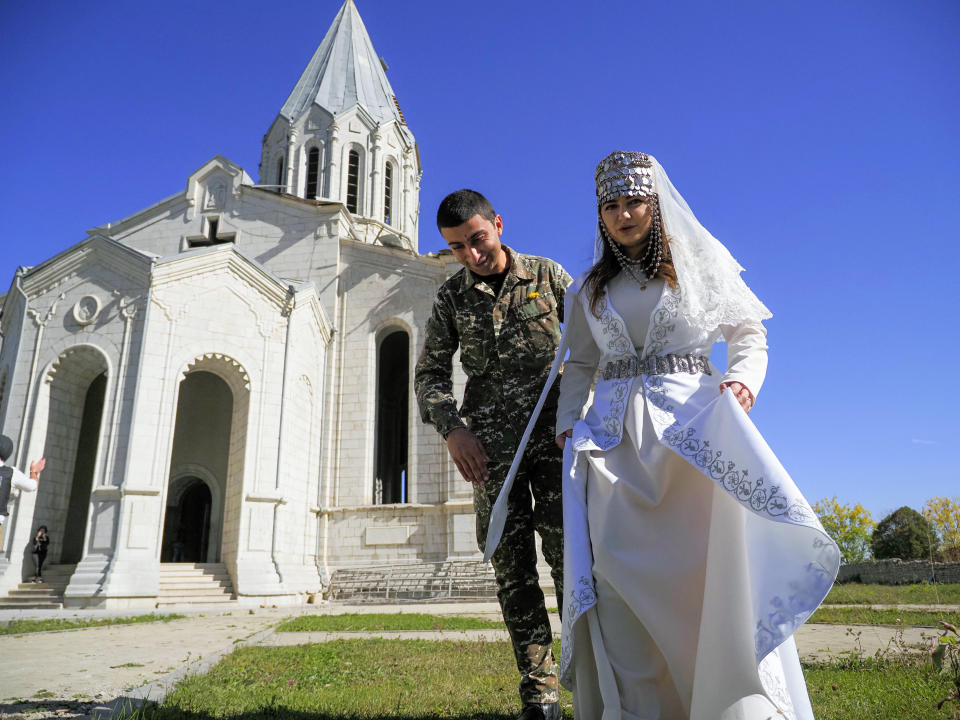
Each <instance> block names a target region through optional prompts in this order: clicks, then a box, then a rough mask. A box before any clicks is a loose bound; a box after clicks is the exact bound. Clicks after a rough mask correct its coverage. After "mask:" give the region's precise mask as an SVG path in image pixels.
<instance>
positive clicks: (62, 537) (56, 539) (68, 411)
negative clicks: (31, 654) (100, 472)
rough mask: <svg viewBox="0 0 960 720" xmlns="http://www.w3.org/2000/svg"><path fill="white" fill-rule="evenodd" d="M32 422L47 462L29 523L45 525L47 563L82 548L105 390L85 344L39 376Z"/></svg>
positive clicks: (95, 356) (97, 355)
mask: <svg viewBox="0 0 960 720" xmlns="http://www.w3.org/2000/svg"><path fill="white" fill-rule="evenodd" d="M45 383H46V390H45V391H42V392H41V395H40V399H39V400H38V410H37V415H38V418H41V419H38V423H41V426H42V425H46V432H45V434H44V441H43V443H44V444H43V448H44V453H45V455H46V458H47V468H46V470H45V471H44V473H43V480H42V482H41V483H40V485H39V487H38V488H37V499H36V504H35V505H34V511H33V528H31V531H32V530H33V529H35V528H36V527H37V526H39V525H46V526H47V529H48V533H49V535H50V547H49V550H48V553H49V554H48V559H49V562H50V563H51V564H55V563H63V564H74V563H78V562H80V560H82V558H83V554H84V545H83V541H84V537H85V536H86V531H87V522H88V519H89V517H90V494H91V491H92V489H93V484H94V477H95V475H96V473H97V463H98V454H99V451H100V446H101V426H102V424H103V415H104V405H105V400H106V395H107V384H108V382H107V361H106V358H105V356H104V355H103V353H102V352H101V351H100V350H99V349H97V348H94V347H92V346H89V345H77V346H74V347H71V348H69V349H68V350H66V351H64V352H63V353H61V354H60V355H59V356H58V357H57V360H56V361H55V362H54V363H53V364H52V365H51V368H50V370H49V372H48V374H47V376H46V378H45Z"/></svg>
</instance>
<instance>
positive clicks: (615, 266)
mask: <svg viewBox="0 0 960 720" xmlns="http://www.w3.org/2000/svg"><path fill="white" fill-rule="evenodd" d="M598 214H599V213H598ZM658 215H660V214H659V213H658ZM660 217H661V219H660V237H662V238H663V257H662V258H661V259H660V267H659V268H658V269H657V274H656V276H655V277H658V278H661V279H662V280H663V281H664V282H666V283H667V285H669V286H670V287H671V288H675V287H676V286H677V271H676V269H675V268H674V267H673V256H672V255H671V254H670V237H669V236H668V235H667V233H666V231H665V229H664V227H663V220H662V215H661V216H660ZM597 222H598V223H600V234H601V236H604V235H606V233H607V229H606V228H605V227H603V219H602V218H599V217H598V218H597ZM652 234H653V233H650V234H648V235H647V238H648V239H647V242H649V237H650V235H652ZM646 249H647V246H646V243H644V246H643V249H642V250H641V252H640V254H641V256H642V255H643V253H644V252H645V251H646ZM622 270H623V268H621V267H620V262H619V261H618V260H617V258H616V256H615V255H614V254H613V251H612V250H611V249H610V244H609V242H608V241H607V240H606V238H604V241H603V252H602V253H601V254H600V259H599V260H597V262H596V263H594V266H593V267H592V268H590V272H588V273H587V278H586V280H584V282H583V286H584V288H585V289H586V291H587V293H588V294H589V297H590V312H592V313H593V316H594V317H600V310H601V301H602V299H603V291H604V289H605V288H606V287H607V284H608V283H609V282H610V281H611V280H613V279H614V278H615V277H616V276H617V273H619V272H621V271H622Z"/></svg>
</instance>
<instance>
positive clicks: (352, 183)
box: [347, 150, 360, 213]
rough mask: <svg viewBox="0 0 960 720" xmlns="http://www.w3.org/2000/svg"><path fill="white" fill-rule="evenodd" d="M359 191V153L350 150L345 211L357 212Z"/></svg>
mask: <svg viewBox="0 0 960 720" xmlns="http://www.w3.org/2000/svg"><path fill="white" fill-rule="evenodd" d="M359 191H360V153H358V152H357V151H356V150H351V151H350V154H349V155H347V210H349V211H350V212H352V213H356V212H357V207H358V204H357V200H358V198H359Z"/></svg>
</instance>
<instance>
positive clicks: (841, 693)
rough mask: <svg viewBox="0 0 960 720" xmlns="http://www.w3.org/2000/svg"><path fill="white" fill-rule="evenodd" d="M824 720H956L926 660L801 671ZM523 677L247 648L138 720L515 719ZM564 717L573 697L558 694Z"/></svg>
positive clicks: (497, 668) (348, 644) (445, 664)
mask: <svg viewBox="0 0 960 720" xmlns="http://www.w3.org/2000/svg"><path fill="white" fill-rule="evenodd" d="M804 672H805V674H806V677H807V685H808V688H809V692H810V698H811V702H812V703H813V709H814V714H815V715H816V717H817V720H841V719H842V720H877V719H878V718H898V719H902V720H931V719H935V718H949V717H950V715H949V714H948V713H946V712H940V713H938V711H937V710H936V702H937V701H938V700H939V699H940V698H942V697H943V696H945V695H946V693H947V691H948V690H949V685H950V683H949V679H948V678H947V677H946V676H945V675H938V674H935V673H934V672H933V670H932V669H931V668H930V667H929V665H927V664H924V663H923V662H922V661H920V660H916V659H908V658H905V657H904V658H895V659H886V660H877V659H874V658H867V659H853V658H847V659H842V660H837V661H835V662H832V663H827V664H816V665H809V666H805V667H804ZM516 684H517V675H516V669H515V666H514V660H513V653H512V651H511V649H510V645H509V643H506V642H490V643H483V642H478V643H456V642H446V641H445V642H436V641H433V642H431V641H407V640H343V641H337V642H330V643H322V644H315V645H300V646H295V647H277V648H267V647H250V648H241V649H239V650H236V651H234V652H233V653H232V654H231V655H229V656H227V657H226V658H224V659H223V660H222V661H221V662H220V664H219V665H217V666H216V667H215V668H214V669H213V670H211V671H210V673H209V674H207V675H204V676H193V677H189V678H187V679H185V680H184V681H183V682H181V683H180V684H179V685H178V686H177V687H176V688H175V689H174V691H173V692H172V693H171V694H170V695H168V696H167V699H166V700H165V701H164V703H163V704H162V705H160V706H148V707H147V708H146V709H145V710H144V711H142V712H138V713H135V714H134V715H127V717H128V719H131V718H133V717H136V718H137V720H209V719H210V718H228V717H229V718H234V719H235V720H236V719H237V718H242V719H243V720H259V719H260V718H264V719H266V718H281V717H282V718H291V719H292V720H334V718H337V719H339V718H352V719H353V720H360V719H364V718H366V719H370V720H373V719H374V718H376V719H378V720H426V719H427V718H459V719H460V720H467V719H468V718H469V719H471V720H474V719H476V720H512V719H513V718H514V717H515V716H516V712H517V705H518V701H517V694H516ZM560 701H561V705H562V706H563V708H564V718H567V719H568V720H569V718H572V717H573V711H572V708H571V707H570V705H571V697H570V694H569V693H567V692H566V691H562V693H561V698H560Z"/></svg>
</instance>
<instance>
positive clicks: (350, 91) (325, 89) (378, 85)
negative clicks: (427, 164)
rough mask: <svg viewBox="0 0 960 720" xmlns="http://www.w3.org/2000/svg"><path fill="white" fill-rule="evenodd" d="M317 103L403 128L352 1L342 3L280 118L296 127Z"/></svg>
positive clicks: (328, 109)
mask: <svg viewBox="0 0 960 720" xmlns="http://www.w3.org/2000/svg"><path fill="white" fill-rule="evenodd" d="M313 103H316V104H317V105H319V106H320V107H322V108H324V109H325V110H327V111H328V112H331V113H334V114H338V113H341V112H343V111H344V110H348V109H350V108H351V107H353V106H354V105H360V106H361V107H363V109H364V110H366V111H367V112H368V113H369V114H370V115H371V116H372V117H373V119H374V120H376V121H377V122H387V121H390V120H396V121H398V122H401V123H402V122H403V116H402V115H401V114H400V109H399V107H398V106H397V103H396V99H395V98H394V95H393V88H391V87H390V82H389V81H388V80H387V75H386V73H385V72H384V70H383V65H381V63H380V58H379V57H378V56H377V53H376V51H375V50H374V49H373V43H372V42H371V41H370V36H369V35H368V34H367V28H366V27H364V24H363V20H361V19H360V13H359V12H357V6H356V5H355V4H354V2H353V0H346V2H345V3H343V6H342V7H341V8H340V12H338V13H337V17H336V18H334V20H333V24H332V25H331V26H330V29H329V30H327V34H326V35H325V36H324V38H323V42H321V43H320V47H318V48H317V51H316V52H315V53H314V54H313V57H312V58H311V59H310V64H309V65H307V69H306V70H304V71H303V75H301V76H300V80H298V81H297V84H296V86H295V87H294V88H293V92H291V93H290V97H288V98H287V101H286V102H285V103H284V104H283V107H282V108H281V109H280V114H281V115H283V116H284V117H285V118H287V120H290V121H295V120H297V119H298V118H299V117H300V116H301V115H303V113H305V112H306V111H307V110H309V109H310V106H311V105H312V104H313Z"/></svg>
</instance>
